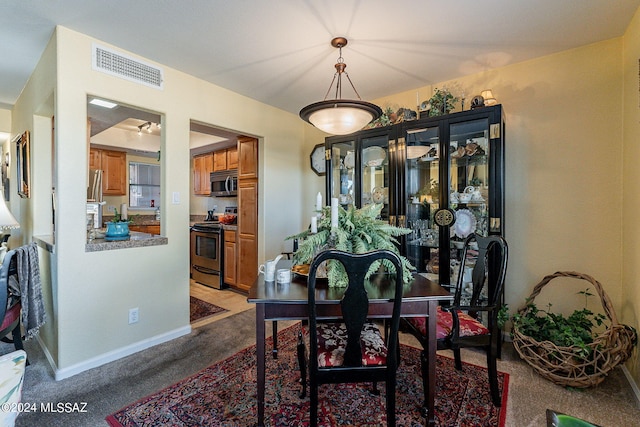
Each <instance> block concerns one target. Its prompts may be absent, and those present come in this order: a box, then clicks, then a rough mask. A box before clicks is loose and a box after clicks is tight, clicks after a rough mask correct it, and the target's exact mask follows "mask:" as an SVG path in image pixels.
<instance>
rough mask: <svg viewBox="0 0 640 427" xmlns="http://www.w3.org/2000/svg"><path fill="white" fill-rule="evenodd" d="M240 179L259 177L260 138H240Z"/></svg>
mask: <svg viewBox="0 0 640 427" xmlns="http://www.w3.org/2000/svg"><path fill="white" fill-rule="evenodd" d="M238 179H258V140H257V139H255V138H249V137H240V138H238Z"/></svg>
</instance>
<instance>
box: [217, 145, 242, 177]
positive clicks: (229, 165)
mask: <svg viewBox="0 0 640 427" xmlns="http://www.w3.org/2000/svg"><path fill="white" fill-rule="evenodd" d="M233 169H238V148H237V147H230V148H227V149H224V150H218V151H214V152H213V171H214V172H219V171H226V170H233Z"/></svg>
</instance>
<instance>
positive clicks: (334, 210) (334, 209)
mask: <svg viewBox="0 0 640 427" xmlns="http://www.w3.org/2000/svg"><path fill="white" fill-rule="evenodd" d="M331 228H338V199H337V198H335V197H332V198H331Z"/></svg>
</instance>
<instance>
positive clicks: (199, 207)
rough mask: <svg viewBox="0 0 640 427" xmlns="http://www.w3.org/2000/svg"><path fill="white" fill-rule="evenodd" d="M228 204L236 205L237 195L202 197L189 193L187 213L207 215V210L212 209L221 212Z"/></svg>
mask: <svg viewBox="0 0 640 427" xmlns="http://www.w3.org/2000/svg"><path fill="white" fill-rule="evenodd" d="M228 206H238V198H237V197H202V196H194V195H191V197H190V199H189V214H191V215H207V212H208V211H211V210H214V207H215V211H216V212H219V213H222V212H224V208H226V207H228Z"/></svg>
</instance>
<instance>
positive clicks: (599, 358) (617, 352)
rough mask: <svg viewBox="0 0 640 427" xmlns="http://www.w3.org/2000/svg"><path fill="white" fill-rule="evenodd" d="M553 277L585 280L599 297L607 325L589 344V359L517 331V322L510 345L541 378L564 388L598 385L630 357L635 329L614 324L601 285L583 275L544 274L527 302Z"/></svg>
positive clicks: (611, 308) (573, 350)
mask: <svg viewBox="0 0 640 427" xmlns="http://www.w3.org/2000/svg"><path fill="white" fill-rule="evenodd" d="M556 277H572V278H575V279H582V280H586V281H588V282H589V283H591V284H592V285H593V287H594V288H595V289H596V291H597V292H598V295H599V296H600V299H601V301H602V307H603V308H604V311H605V314H606V315H607V317H608V318H609V320H610V321H611V324H610V325H609V326H608V327H607V329H606V330H605V331H604V332H602V333H601V334H600V335H598V336H596V337H595V338H594V340H593V343H591V344H589V347H591V349H592V350H593V354H592V356H593V357H592V358H591V359H589V360H585V359H583V358H580V357H576V356H575V355H576V352H577V347H560V346H557V345H555V344H554V343H552V342H551V341H542V342H540V341H536V340H535V339H533V338H531V337H529V336H527V335H524V334H522V333H520V331H519V330H518V328H517V325H514V328H513V334H512V336H513V345H514V347H515V348H516V351H517V352H518V354H520V356H521V357H522V358H523V359H524V360H525V361H526V362H527V363H529V365H531V366H532V367H533V368H534V369H535V370H536V371H537V372H538V373H539V374H540V375H542V376H543V377H544V378H546V379H548V380H550V381H552V382H554V383H556V384H558V385H561V386H565V387H576V388H586V387H591V386H595V385H597V384H600V383H601V382H602V381H603V380H604V379H605V377H606V376H607V375H608V374H609V372H610V371H611V370H612V369H613V368H615V367H616V366H617V365H619V364H621V363H624V362H625V361H626V360H627V359H628V358H629V357H630V356H631V352H632V350H633V347H634V346H635V345H636V342H637V334H636V331H635V330H634V329H633V328H631V327H630V326H626V325H621V324H619V323H618V319H617V318H616V313H615V311H614V309H613V307H612V305H611V300H610V299H609V297H608V296H607V294H606V293H605V291H604V290H603V289H602V285H601V284H600V282H598V281H597V280H595V279H594V278H593V277H591V276H588V275H586V274H581V273H576V272H573V271H558V272H556V273H554V274H551V275H548V276H546V277H545V278H544V279H542V281H541V282H540V283H538V284H537V285H536V287H535V288H534V289H533V292H532V293H531V296H530V297H529V299H528V300H527V302H528V303H530V302H533V299H534V298H535V297H536V296H537V295H538V294H539V293H540V291H541V290H542V288H543V287H544V286H545V285H546V284H547V283H549V282H550V281H551V280H553V279H554V278H556ZM526 312H527V304H525V305H524V306H523V307H520V309H518V313H520V314H525V313H526Z"/></svg>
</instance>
